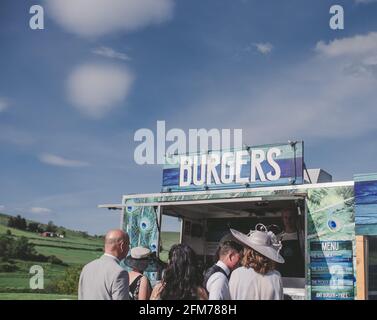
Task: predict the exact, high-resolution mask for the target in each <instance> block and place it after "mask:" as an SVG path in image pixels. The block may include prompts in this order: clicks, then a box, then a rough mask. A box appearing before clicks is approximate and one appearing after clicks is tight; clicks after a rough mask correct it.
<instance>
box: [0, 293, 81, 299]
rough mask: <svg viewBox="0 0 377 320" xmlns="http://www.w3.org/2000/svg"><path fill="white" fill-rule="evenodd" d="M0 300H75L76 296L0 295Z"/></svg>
mask: <svg viewBox="0 0 377 320" xmlns="http://www.w3.org/2000/svg"><path fill="white" fill-rule="evenodd" d="M0 300H77V296H71V295H63V294H43V293H0Z"/></svg>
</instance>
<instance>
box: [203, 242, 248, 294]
mask: <svg viewBox="0 0 377 320" xmlns="http://www.w3.org/2000/svg"><path fill="white" fill-rule="evenodd" d="M242 249H243V247H242V246H241V245H240V244H238V243H237V242H235V241H232V240H229V241H225V242H220V245H219V248H218V251H217V252H218V254H217V255H218V259H219V260H218V261H217V263H216V264H215V265H213V266H212V267H211V268H209V269H208V270H207V272H206V273H205V275H204V284H203V286H204V288H205V289H206V290H207V291H208V293H209V295H208V300H230V293H229V276H230V273H231V272H232V270H234V269H235V268H236V267H237V266H238V263H239V261H240V255H241V252H242Z"/></svg>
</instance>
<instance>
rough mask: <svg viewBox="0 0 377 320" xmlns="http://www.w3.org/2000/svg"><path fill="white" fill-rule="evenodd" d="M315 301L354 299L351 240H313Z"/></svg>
mask: <svg viewBox="0 0 377 320" xmlns="http://www.w3.org/2000/svg"><path fill="white" fill-rule="evenodd" d="M310 271H311V278H310V281H311V298H312V300H353V299H354V272H353V255H352V241H313V242H311V243H310Z"/></svg>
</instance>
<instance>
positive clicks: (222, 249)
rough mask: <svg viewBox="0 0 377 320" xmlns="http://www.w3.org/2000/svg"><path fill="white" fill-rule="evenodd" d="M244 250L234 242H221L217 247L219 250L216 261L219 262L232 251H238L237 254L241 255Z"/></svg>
mask: <svg viewBox="0 0 377 320" xmlns="http://www.w3.org/2000/svg"><path fill="white" fill-rule="evenodd" d="M242 250H243V246H242V245H241V244H239V243H237V242H235V241H233V240H227V241H224V242H221V243H220V244H219V246H218V247H217V250H216V253H215V260H216V261H218V260H219V259H220V257H222V256H225V255H227V254H228V253H229V252H230V251H236V252H239V253H241V252H242ZM216 261H215V262H216Z"/></svg>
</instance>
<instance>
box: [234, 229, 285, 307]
mask: <svg viewBox="0 0 377 320" xmlns="http://www.w3.org/2000/svg"><path fill="white" fill-rule="evenodd" d="M258 226H260V227H261V228H263V229H264V230H258ZM230 231H231V232H232V234H233V236H234V237H236V239H237V240H238V241H240V242H241V243H243V244H244V245H245V246H246V247H245V249H244V252H243V257H242V262H241V264H242V267H240V268H237V269H236V270H234V271H233V272H232V275H231V277H230V280H229V291H230V297H231V299H232V300H283V298H284V295H283V285H282V280H281V275H280V273H279V272H278V271H276V270H275V265H276V263H284V258H283V257H282V256H281V255H280V254H279V251H280V249H281V243H280V242H279V241H278V240H277V239H276V236H275V234H274V233H272V232H271V231H267V228H266V227H265V226H263V225H261V224H258V225H257V226H256V229H255V230H252V231H250V232H249V234H248V235H246V234H243V233H241V232H239V231H237V230H234V229H230Z"/></svg>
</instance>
